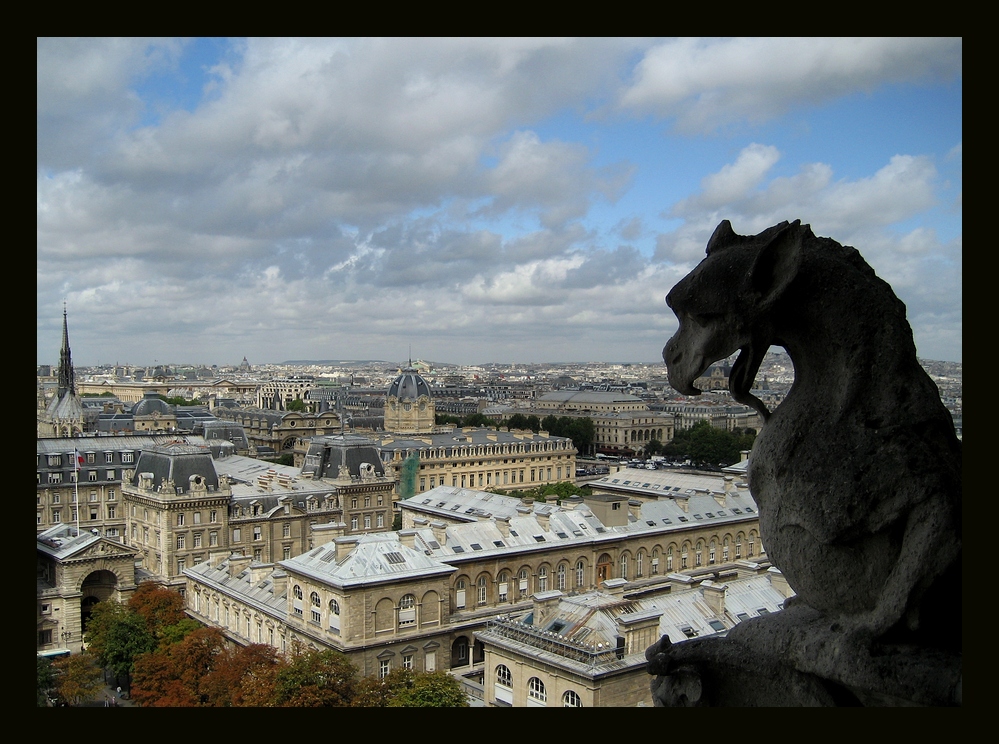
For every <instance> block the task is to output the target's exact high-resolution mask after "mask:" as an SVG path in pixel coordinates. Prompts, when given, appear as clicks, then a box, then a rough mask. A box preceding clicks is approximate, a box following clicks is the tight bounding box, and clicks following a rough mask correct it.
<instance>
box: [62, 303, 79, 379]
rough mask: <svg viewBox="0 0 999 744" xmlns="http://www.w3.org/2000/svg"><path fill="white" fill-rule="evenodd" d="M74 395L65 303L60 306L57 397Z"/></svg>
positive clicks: (73, 376) (73, 374) (74, 376)
mask: <svg viewBox="0 0 999 744" xmlns="http://www.w3.org/2000/svg"><path fill="white" fill-rule="evenodd" d="M66 393H69V394H70V395H76V374H75V373H74V372H73V359H72V357H71V356H70V352H69V325H68V324H67V321H66V303H63V306H62V350H61V351H60V352H59V395H58V397H60V398H62V397H63V396H64V395H65V394H66Z"/></svg>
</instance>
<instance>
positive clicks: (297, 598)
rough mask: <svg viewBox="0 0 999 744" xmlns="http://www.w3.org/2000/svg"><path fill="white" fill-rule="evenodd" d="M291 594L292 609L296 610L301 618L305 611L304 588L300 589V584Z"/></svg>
mask: <svg viewBox="0 0 999 744" xmlns="http://www.w3.org/2000/svg"><path fill="white" fill-rule="evenodd" d="M291 594H292V598H293V599H292V607H293V608H294V610H295V614H296V615H298V616H299V617H301V616H302V613H303V609H302V596H303V595H302V587H300V586H299V585H298V584H295V588H294V589H292V590H291Z"/></svg>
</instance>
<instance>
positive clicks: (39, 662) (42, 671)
mask: <svg viewBox="0 0 999 744" xmlns="http://www.w3.org/2000/svg"><path fill="white" fill-rule="evenodd" d="M35 666H36V668H37V669H36V671H37V673H38V683H37V684H36V686H35V694H36V696H37V702H38V707H39V708H44V707H46V706H47V705H48V692H49V690H51V689H52V688H53V687H55V668H54V667H53V666H52V661H51V660H50V659H47V658H45V657H44V656H38V657H36V662H35Z"/></svg>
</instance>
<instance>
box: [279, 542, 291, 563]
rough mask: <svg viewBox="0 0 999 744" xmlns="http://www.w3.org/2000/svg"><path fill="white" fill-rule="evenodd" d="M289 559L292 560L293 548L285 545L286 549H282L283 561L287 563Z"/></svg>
mask: <svg viewBox="0 0 999 744" xmlns="http://www.w3.org/2000/svg"><path fill="white" fill-rule="evenodd" d="M289 558H291V548H290V547H288V546H287V545H285V546H284V548H282V549H281V560H284V561H286V560H288V559H289Z"/></svg>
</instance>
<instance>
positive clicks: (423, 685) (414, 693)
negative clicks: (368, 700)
mask: <svg viewBox="0 0 999 744" xmlns="http://www.w3.org/2000/svg"><path fill="white" fill-rule="evenodd" d="M402 671H409V670H402ZM409 674H410V676H409V679H408V680H407V681H406V683H405V684H403V685H400V686H399V688H397V689H395V690H393V693H392V695H391V696H390V698H389V701H388V705H389V707H391V708H467V707H468V697H467V696H466V695H465V693H464V692H463V691H462V689H461V683H460V682H459V681H458V680H457V679H455V678H454V677H452V676H451V675H450V674H448V673H447V672H410V673H409Z"/></svg>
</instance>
